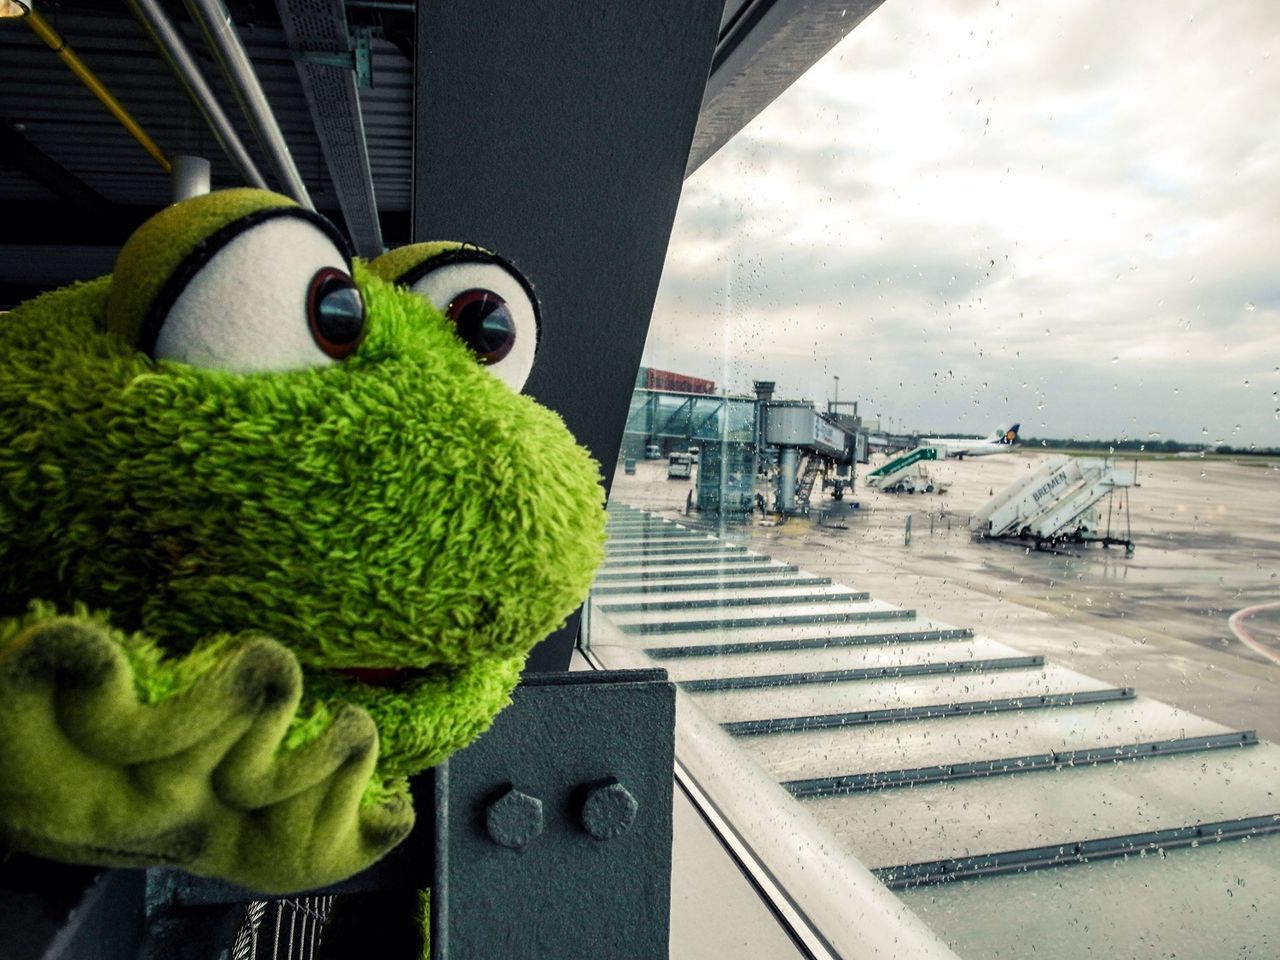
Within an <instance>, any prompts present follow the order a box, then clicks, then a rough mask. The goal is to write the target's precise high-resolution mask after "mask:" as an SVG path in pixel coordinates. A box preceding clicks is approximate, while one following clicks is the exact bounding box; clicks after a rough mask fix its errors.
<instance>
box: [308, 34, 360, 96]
mask: <svg viewBox="0 0 1280 960" xmlns="http://www.w3.org/2000/svg"><path fill="white" fill-rule="evenodd" d="M351 34H352V50H351V51H350V52H348V53H326V52H321V51H312V50H304V51H302V52H301V53H299V54H298V59H299V60H301V61H303V62H304V63H311V64H315V65H316V66H318V67H338V68H339V69H342V70H354V71H355V74H356V86H357V87H359V88H360V89H362V90H368V89H369V88H370V87H372V86H373V28H372V27H354V28H353V29H352V31H351Z"/></svg>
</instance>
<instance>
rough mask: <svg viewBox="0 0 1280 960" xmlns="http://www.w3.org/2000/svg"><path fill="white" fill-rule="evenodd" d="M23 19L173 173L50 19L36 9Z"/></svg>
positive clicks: (170, 164)
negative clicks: (51, 23)
mask: <svg viewBox="0 0 1280 960" xmlns="http://www.w3.org/2000/svg"><path fill="white" fill-rule="evenodd" d="M22 19H23V20H25V21H27V23H28V24H30V26H31V29H32V30H34V31H35V32H36V35H37V36H38V37H39V38H40V39H41V40H43V41H44V42H45V43H46V44H48V46H49V49H50V50H52V51H53V52H54V53H56V54H57V55H58V58H59V59H60V60H61V61H62V62H63V63H65V64H66V65H67V67H68V68H70V70H71V72H72V73H74V74H75V75H76V76H77V77H79V78H80V82H81V83H83V84H84V85H85V86H86V87H88V88H89V92H90V93H92V94H93V95H94V96H95V97H97V98H98V99H99V100H100V101H101V102H102V105H103V106H104V107H106V108H107V109H108V110H110V111H111V115H112V116H114V117H115V118H116V119H117V120H119V121H120V124H121V125H122V126H123V127H124V128H125V129H126V130H128V131H129V134H130V136H132V137H133V139H135V140H137V141H138V143H139V144H141V145H142V149H143V150H145V151H147V153H149V154H151V156H152V157H154V158H155V161H156V163H158V164H160V166H161V167H162V168H163V169H164V172H165V173H172V172H173V162H172V161H171V160H170V159H169V157H168V156H167V155H166V154H165V152H164V151H163V150H161V149H160V147H159V146H158V145H157V144H156V142H155V141H154V140H152V139H151V137H149V136H148V135H147V131H145V130H143V129H142V126H141V125H140V124H139V123H138V121H137V120H135V119H133V117H132V116H130V114H129V111H128V110H126V109H125V108H124V106H123V105H122V104H121V103H120V101H119V100H117V99H116V98H115V97H114V96H112V94H111V91H110V90H108V89H107V88H106V87H105V86H103V85H102V81H101V80H99V79H98V78H97V77H96V76H94V73H93V71H92V70H90V69H89V68H88V67H87V66H85V63H84V61H83V60H81V59H80V58H79V57H78V56H76V52H75V51H74V50H72V49H71V47H69V46H68V45H67V42H66V41H65V40H63V39H62V35H61V34H59V33H58V31H57V30H55V29H54V28H53V27H52V26H51V25H50V23H49V21H47V20H46V19H45V18H44V17H42V16H40V14H39V13H37V12H36V11H35V10H31V11H30V12H29V13H28V14H27V15H26V16H25V17H23V18H22Z"/></svg>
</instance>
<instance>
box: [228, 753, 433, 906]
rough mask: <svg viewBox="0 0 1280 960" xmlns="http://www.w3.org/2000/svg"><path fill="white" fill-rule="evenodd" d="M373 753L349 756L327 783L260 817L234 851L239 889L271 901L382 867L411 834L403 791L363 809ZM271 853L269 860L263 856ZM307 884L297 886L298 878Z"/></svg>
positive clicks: (411, 815) (410, 808)
mask: <svg viewBox="0 0 1280 960" xmlns="http://www.w3.org/2000/svg"><path fill="white" fill-rule="evenodd" d="M376 759H377V757H376V751H371V752H369V753H367V754H359V753H353V754H351V755H350V756H349V758H348V759H347V762H346V763H345V764H344V765H343V766H342V767H340V768H339V769H338V770H336V771H335V772H334V773H333V775H332V776H330V777H329V778H327V779H326V780H324V781H322V782H320V783H317V784H315V785H314V786H312V787H310V788H309V789H307V790H305V791H302V792H300V793H297V794H295V795H293V796H291V797H289V798H288V799H285V800H282V801H280V802H278V803H275V804H273V805H272V806H270V807H267V808H265V809H262V810H259V811H258V812H257V815H256V816H255V817H254V819H253V820H252V821H251V822H250V823H248V824H247V825H246V829H244V830H243V831H242V832H241V833H240V835H239V837H238V844H239V847H240V852H241V854H242V861H243V862H242V864H241V872H240V876H239V879H238V881H237V882H239V883H243V884H244V885H245V886H249V887H252V888H254V889H256V890H263V891H266V892H269V893H287V892H292V891H296V890H299V889H305V888H306V887H315V886H321V885H324V884H328V883H333V882H336V881H338V880H341V879H343V878H344V877H347V876H350V875H351V874H353V873H356V872H358V871H360V870H363V869H364V868H365V867H368V866H370V865H372V864H373V863H375V862H376V861H377V860H378V859H380V858H381V857H382V856H383V855H384V854H386V853H387V852H388V851H389V850H391V849H392V848H393V847H395V846H396V845H397V844H399V843H400V842H401V841H402V840H404V838H405V837H407V836H408V835H409V831H410V830H412V829H413V823H414V813H413V805H412V803H411V802H410V799H409V797H408V794H407V789H406V790H401V791H400V792H397V793H393V794H391V795H390V796H387V797H384V798H382V799H379V800H378V801H376V802H372V803H370V802H362V799H361V798H362V797H363V796H364V794H365V792H366V790H367V787H368V784H369V780H370V777H371V775H372V773H373V766H374V763H375V761H376ZM264 848H265V849H269V850H271V851H272V856H271V857H270V858H263V857H262V856H261V852H260V851H261V850H262V849H264ZM303 877H305V878H307V880H308V882H307V883H305V884H302V885H300V884H299V883H298V878H303Z"/></svg>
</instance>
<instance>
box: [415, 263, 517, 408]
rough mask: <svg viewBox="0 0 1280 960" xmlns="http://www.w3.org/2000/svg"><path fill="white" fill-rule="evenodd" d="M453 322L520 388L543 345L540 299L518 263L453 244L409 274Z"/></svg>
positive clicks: (482, 357)
mask: <svg viewBox="0 0 1280 960" xmlns="http://www.w3.org/2000/svg"><path fill="white" fill-rule="evenodd" d="M406 279H407V282H408V284H409V289H411V290H412V291H413V292H414V293H416V294H418V295H419V296H422V297H425V298H426V299H427V300H428V301H429V302H430V303H432V304H433V305H435V307H436V308H437V309H439V310H440V312H441V313H443V314H444V315H445V317H446V318H447V319H448V320H449V321H450V322H451V323H452V324H453V326H454V331H455V332H456V333H457V335H458V339H459V340H461V341H462V342H463V343H465V344H466V345H467V346H468V347H469V348H470V349H471V352H472V353H474V354H475V355H476V359H477V360H478V361H479V362H480V363H481V364H483V365H484V367H485V369H486V370H488V371H489V372H490V373H492V374H493V375H494V376H495V377H497V378H498V379H499V380H501V381H502V382H503V383H505V384H506V385H507V386H509V387H510V388H511V389H512V390H514V391H516V392H517V393H519V392H520V390H521V388H522V387H524V385H525V381H527V380H528V379H529V372H530V371H531V370H532V369H533V361H534V356H535V354H536V353H537V351H538V305H537V301H536V300H535V299H534V296H533V293H532V291H531V290H530V288H529V286H528V283H527V282H526V281H525V279H524V278H523V277H522V276H521V275H520V274H519V273H518V272H517V271H516V269H515V268H514V267H512V266H511V265H510V264H508V263H507V262H506V261H504V260H502V259H501V258H500V257H496V256H494V255H493V254H491V253H486V252H485V251H483V250H475V249H471V248H463V249H460V250H450V251H447V252H445V253H442V254H439V255H438V256H436V257H433V258H432V259H431V260H428V261H427V262H426V263H425V264H424V265H423V268H422V272H421V273H418V275H417V276H416V277H415V276H413V275H412V274H411V275H410V277H408V278H406Z"/></svg>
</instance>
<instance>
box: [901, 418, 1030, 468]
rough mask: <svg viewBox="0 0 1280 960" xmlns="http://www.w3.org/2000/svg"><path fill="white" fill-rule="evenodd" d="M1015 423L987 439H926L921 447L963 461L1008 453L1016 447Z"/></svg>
mask: <svg viewBox="0 0 1280 960" xmlns="http://www.w3.org/2000/svg"><path fill="white" fill-rule="evenodd" d="M1021 426H1022V424H1020V423H1015V424H1014V425H1013V426H1012V427H1010V428H1009V429H1008V430H997V431H996V432H995V433H993V434H991V436H989V437H926V438H925V439H923V440H921V441H920V444H919V445H920V446H922V447H933V448H934V449H935V450H937V451H938V452H939V453H940V454H942V455H943V456H945V457H955V458H956V459H957V460H963V459H964V458H965V457H985V456H988V455H989V454H992V453H1008V452H1009V451H1010V450H1012V449H1013V448H1014V447H1015V446H1017V445H1018V428H1019V427H1021Z"/></svg>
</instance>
